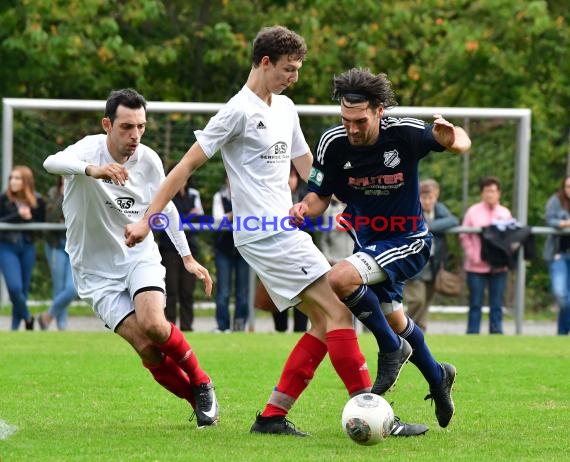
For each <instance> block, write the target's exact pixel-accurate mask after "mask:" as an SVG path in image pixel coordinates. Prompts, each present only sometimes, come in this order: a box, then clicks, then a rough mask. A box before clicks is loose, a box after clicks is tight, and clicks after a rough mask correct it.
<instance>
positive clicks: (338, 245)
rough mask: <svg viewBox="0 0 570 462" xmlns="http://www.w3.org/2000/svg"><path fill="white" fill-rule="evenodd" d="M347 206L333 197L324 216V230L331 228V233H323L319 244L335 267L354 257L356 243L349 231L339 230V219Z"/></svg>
mask: <svg viewBox="0 0 570 462" xmlns="http://www.w3.org/2000/svg"><path fill="white" fill-rule="evenodd" d="M345 207H346V204H345V203H343V202H341V201H340V200H338V198H337V197H336V196H334V195H333V196H332V197H331V202H330V204H329V206H328V208H327V209H326V210H325V211H324V213H323V216H322V227H323V229H328V228H331V229H330V231H323V232H321V239H320V242H319V245H320V249H321V252H323V254H324V256H325V257H327V260H328V261H329V263H330V264H331V265H335V264H336V263H338V262H339V261H341V260H344V259H345V258H346V257H348V256H350V255H352V252H353V251H354V241H353V240H352V238H351V237H350V234H349V233H348V232H347V231H343V230H339V229H337V226H338V220H337V217H338V216H339V215H340V214H341V213H343V211H344V209H345Z"/></svg>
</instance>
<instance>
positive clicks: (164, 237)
mask: <svg viewBox="0 0 570 462" xmlns="http://www.w3.org/2000/svg"><path fill="white" fill-rule="evenodd" d="M172 202H173V203H174V205H175V206H176V209H177V210H178V213H179V214H180V215H181V216H183V217H188V215H190V214H194V215H196V216H197V217H199V216H201V215H204V209H203V208H202V201H201V200H200V193H199V192H198V190H197V189H195V188H193V187H191V184H190V182H188V183H187V184H186V186H185V187H184V188H181V189H180V191H178V193H177V194H176V195H175V196H174V197H173V199H172ZM190 221H192V220H190ZM184 234H185V235H186V240H187V241H188V246H189V247H190V252H191V253H192V255H195V256H196V257H198V256H199V253H198V250H199V249H198V244H197V239H196V234H195V233H193V232H191V231H189V230H188V228H187V227H185V228H184ZM158 250H160V255H161V256H162V265H163V266H164V267H165V268H166V275H165V277H164V282H165V284H166V308H165V315H166V319H167V320H168V321H170V322H171V323H172V324H176V318H177V313H178V308H180V330H182V331H192V330H193V328H192V324H193V323H194V288H195V287H196V275H195V274H193V273H190V272H189V271H187V270H186V268H185V267H184V262H183V261H182V258H180V254H179V253H178V250H177V249H176V247H175V246H174V244H173V243H172V241H171V240H170V238H169V237H168V234H167V233H166V232H164V231H161V232H159V233H158Z"/></svg>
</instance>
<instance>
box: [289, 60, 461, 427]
mask: <svg viewBox="0 0 570 462" xmlns="http://www.w3.org/2000/svg"><path fill="white" fill-rule="evenodd" d="M333 96H334V97H335V99H337V100H338V101H339V102H340V105H341V117H342V125H339V126H337V127H334V128H331V129H329V130H327V131H326V132H325V133H324V134H323V135H322V136H321V139H320V141H319V143H318V145H317V149H316V155H315V158H314V161H313V169H312V171H311V174H310V178H309V193H308V194H307V196H305V198H304V199H303V201H302V202H299V203H297V204H295V205H294V206H293V208H292V209H291V216H293V217H294V218H295V219H296V221H297V223H298V224H301V223H302V222H303V221H304V219H305V217H307V216H317V215H321V214H322V213H323V212H324V211H325V210H326V208H327V207H328V204H329V202H330V199H331V196H332V195H333V194H334V195H335V196H337V197H338V198H339V199H340V200H341V201H343V202H344V203H346V204H347V206H346V209H345V211H344V213H343V214H341V215H340V216H339V217H337V222H338V226H339V227H342V228H344V229H345V230H346V232H348V233H350V235H351V236H352V238H353V239H354V241H355V253H354V254H353V255H351V256H350V257H348V258H347V259H345V260H343V261H341V262H339V263H337V264H336V265H335V266H334V267H333V269H332V270H331V272H330V273H329V281H330V284H331V286H332V288H333V290H334V291H335V292H336V294H337V295H338V296H339V298H340V299H341V300H342V301H343V302H344V303H345V304H346V306H347V307H348V308H349V309H350V310H351V311H352V313H353V314H354V315H355V316H356V317H357V318H358V319H359V320H360V321H361V322H362V323H363V324H364V325H365V326H366V327H367V328H368V329H369V330H370V331H371V332H372V333H373V334H374V336H375V338H376V341H377V342H378V347H379V350H380V352H379V353H378V375H377V378H376V381H375V382H374V386H373V388H372V392H374V393H377V394H380V395H382V394H384V393H385V392H387V391H388V390H389V389H390V388H391V386H392V384H393V383H394V381H392V378H393V377H392V378H390V374H387V373H386V372H385V371H386V370H387V371H395V373H396V374H399V370H400V368H401V366H402V365H403V364H404V363H405V362H406V361H407V360H408V359H410V361H411V362H412V363H413V364H415V365H416V366H417V367H418V369H419V370H420V371H421V373H422V374H423V376H424V377H425V379H426V380H427V382H428V384H429V389H430V391H429V394H428V395H427V396H426V399H430V398H431V399H432V400H433V401H434V402H435V414H436V417H437V420H438V423H439V425H440V426H441V427H447V425H448V424H449V422H450V420H451V418H452V417H453V414H454V412H455V406H454V403H453V400H452V398H451V389H452V386H453V383H454V381H455V375H456V370H455V367H454V366H452V365H451V364H447V363H438V362H437V361H436V360H435V359H434V357H433V355H432V354H431V352H430V350H429V348H428V346H427V345H426V343H425V341H424V335H423V332H422V331H421V329H420V328H418V327H417V326H416V325H415V324H414V322H413V320H412V319H410V318H409V317H408V316H407V315H406V314H405V313H404V310H403V305H402V300H403V297H402V292H403V287H404V284H405V282H406V281H407V280H408V279H411V278H413V277H414V276H416V275H417V274H418V273H419V272H420V271H421V269H422V268H423V267H424V266H425V264H426V263H427V260H428V258H429V255H430V248H431V245H432V239H431V235H430V233H429V231H428V229H427V227H426V225H425V223H424V220H423V217H422V210H421V204H420V200H419V176H418V163H419V160H420V159H422V158H423V157H425V156H426V155H427V154H428V153H429V152H430V151H444V150H448V151H451V152H454V153H457V154H460V153H463V152H465V151H467V150H468V149H469V148H470V147H471V140H470V139H469V136H468V135H467V134H466V133H465V131H464V130H463V129H462V128H460V127H455V126H454V125H452V124H451V123H450V122H448V121H447V120H445V119H444V118H443V117H442V116H441V115H435V116H434V121H433V123H432V124H426V123H424V122H423V121H421V120H418V119H413V118H407V117H404V118H392V117H383V116H384V110H385V109H386V108H389V107H391V106H395V105H396V101H395V97H394V92H393V90H392V85H391V82H390V81H389V80H388V78H387V76H386V75H385V74H378V75H374V74H372V73H371V72H370V71H369V70H368V69H356V68H355V69H350V70H349V71H347V72H345V73H343V74H341V75H339V76H335V78H334V94H333ZM387 324H389V327H391V328H392V329H389V328H388V329H387ZM381 371H384V372H383V373H382V374H381V373H380V372H381ZM386 377H388V378H390V380H385V378H386ZM396 378H397V376H396Z"/></svg>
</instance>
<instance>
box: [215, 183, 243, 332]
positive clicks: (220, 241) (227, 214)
mask: <svg viewBox="0 0 570 462" xmlns="http://www.w3.org/2000/svg"><path fill="white" fill-rule="evenodd" d="M212 217H213V218H214V220H216V221H218V220H222V219H226V220H227V222H228V223H232V222H233V219H234V215H233V211H232V199H231V193H230V183H229V181H228V178H227V177H226V179H225V182H224V185H223V186H222V187H221V188H220V189H219V190H218V191H217V192H216V194H214V198H213V200H212ZM220 227H221V228H222V229H228V230H227V231H218V232H216V233H215V235H214V262H215V264H216V281H217V283H216V323H217V327H216V328H215V329H214V331H215V332H225V333H229V332H231V330H230V296H231V293H232V278H233V282H234V287H235V290H234V293H235V312H234V322H233V330H234V331H243V330H245V324H246V322H247V318H248V315H249V265H248V264H247V262H246V261H245V260H244V259H243V257H242V256H241V255H240V253H239V252H238V251H237V249H236V248H235V245H234V238H233V235H232V231H229V227H227V228H226V227H224V226H220Z"/></svg>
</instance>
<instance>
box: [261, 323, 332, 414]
mask: <svg viewBox="0 0 570 462" xmlns="http://www.w3.org/2000/svg"><path fill="white" fill-rule="evenodd" d="M326 354H327V346H326V344H324V343H323V342H321V341H320V340H319V339H318V338H316V337H314V336H312V335H310V334H304V335H303V336H302V337H301V338H300V339H299V341H298V342H297V344H296V345H295V347H294V348H293V351H291V353H290V354H289V358H288V359H287V362H286V363H285V366H284V368H283V372H281V377H280V378H279V384H278V385H277V387H276V388H275V390H274V391H273V392H272V393H271V396H270V398H269V402H268V403H267V405H266V406H265V409H264V410H263V412H262V413H261V415H262V416H263V417H270V416H276V415H283V416H284V415H287V412H288V411H289V409H291V406H292V405H293V403H294V402H295V400H296V399H297V398H298V397H299V396H300V395H301V393H302V392H303V390H304V389H305V388H307V386H308V385H309V383H310V382H311V379H312V378H313V376H314V375H315V371H316V369H317V367H319V364H320V363H321V362H322V360H323V358H324V357H325V355H326Z"/></svg>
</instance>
